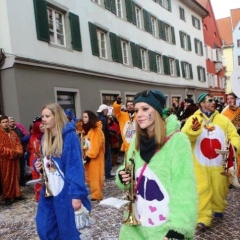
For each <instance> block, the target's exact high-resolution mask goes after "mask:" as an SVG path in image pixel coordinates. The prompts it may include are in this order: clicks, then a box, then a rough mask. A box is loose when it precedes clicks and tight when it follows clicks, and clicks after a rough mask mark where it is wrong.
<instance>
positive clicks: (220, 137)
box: [182, 110, 240, 226]
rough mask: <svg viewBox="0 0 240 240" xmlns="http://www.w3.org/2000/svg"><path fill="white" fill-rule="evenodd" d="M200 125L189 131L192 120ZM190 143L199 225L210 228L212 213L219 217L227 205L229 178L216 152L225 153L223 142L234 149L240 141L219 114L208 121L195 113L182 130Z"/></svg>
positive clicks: (230, 124)
mask: <svg viewBox="0 0 240 240" xmlns="http://www.w3.org/2000/svg"><path fill="white" fill-rule="evenodd" d="M196 117H197V119H198V121H199V122H200V123H201V127H200V129H198V130H197V131H193V130H192V122H193V118H196ZM201 121H202V122H201ZM182 132H184V133H186V134H187V135H188V137H189V140H190V142H191V147H192V152H193V156H194V169H195V174H196V177H197V190H198V223H203V224H205V225H206V226H210V225H211V221H212V213H213V212H215V213H222V212H223V211H224V210H225V208H226V205H227V202H226V195H227V192H228V185H229V181H228V178H227V177H225V176H223V175H221V172H223V167H222V155H219V154H217V153H216V151H215V149H225V147H226V139H229V140H230V142H231V144H232V145H233V146H234V147H235V148H236V149H237V151H238V150H239V148H240V137H239V136H238V134H237V131H236V128H235V127H234V125H233V124H232V123H231V121H230V120H229V119H228V118H226V117H225V116H223V115H221V114H219V112H218V111H214V113H213V114H212V115H211V116H210V117H209V118H208V117H207V116H206V115H205V114H204V113H202V112H201V110H197V111H196V112H195V113H194V114H193V115H192V116H191V117H189V118H188V120H187V121H186V124H185V125H184V127H183V128H182Z"/></svg>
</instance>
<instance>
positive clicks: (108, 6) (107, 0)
mask: <svg viewBox="0 0 240 240" xmlns="http://www.w3.org/2000/svg"><path fill="white" fill-rule="evenodd" d="M104 5H105V8H106V9H108V10H109V11H111V0H104Z"/></svg>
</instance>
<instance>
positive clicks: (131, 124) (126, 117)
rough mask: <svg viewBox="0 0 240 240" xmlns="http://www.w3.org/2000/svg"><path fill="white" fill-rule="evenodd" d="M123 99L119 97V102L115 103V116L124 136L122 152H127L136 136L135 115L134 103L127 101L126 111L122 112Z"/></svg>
mask: <svg viewBox="0 0 240 240" xmlns="http://www.w3.org/2000/svg"><path fill="white" fill-rule="evenodd" d="M121 107H122V97H121V96H118V97H117V101H116V102H114V103H113V114H114V116H115V117H116V119H117V121H118V123H119V127H120V131H121V136H122V141H123V143H122V147H121V151H123V152H127V150H128V148H129V144H130V142H131V140H132V138H133V135H134V134H135V113H134V106H133V102H132V101H130V100H127V102H126V111H121Z"/></svg>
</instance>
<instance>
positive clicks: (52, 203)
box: [0, 90, 240, 240]
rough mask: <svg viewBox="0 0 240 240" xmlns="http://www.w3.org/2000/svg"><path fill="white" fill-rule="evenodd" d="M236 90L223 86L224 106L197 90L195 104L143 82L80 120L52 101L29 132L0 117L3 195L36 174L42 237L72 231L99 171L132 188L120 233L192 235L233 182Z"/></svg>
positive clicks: (98, 192) (237, 172) (239, 170)
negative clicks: (170, 98) (169, 101)
mask: <svg viewBox="0 0 240 240" xmlns="http://www.w3.org/2000/svg"><path fill="white" fill-rule="evenodd" d="M236 98H237V97H236V96H235V95H234V94H233V93H230V94H228V95H227V104H226V106H224V105H223V104H222V103H221V104H220V103H219V102H217V101H216V100H214V98H213V97H212V96H211V95H209V94H208V93H202V94H200V95H199V97H198V100H197V103H194V101H193V99H191V98H186V99H184V100H183V101H182V102H181V103H180V104H174V105H173V106H171V107H166V98H165V96H164V94H163V93H162V92H160V91H158V90H145V91H143V92H140V93H138V94H136V95H135V96H134V99H133V100H131V101H130V100H127V101H126V109H125V110H123V108H122V97H121V96H118V97H117V100H116V101H115V102H114V103H113V109H112V112H111V113H109V107H108V106H107V105H105V104H101V105H100V106H99V108H98V109H97V110H96V111H91V110H86V111H84V112H83V114H82V117H81V118H80V119H76V118H75V117H74V114H73V113H72V112H71V111H70V110H66V111H64V110H63V109H62V108H61V107H60V105H58V104H57V103H52V104H48V105H46V106H44V107H43V108H42V111H41V116H40V117H36V118H35V119H34V120H33V122H32V124H31V125H30V128H29V131H26V129H25V128H24V127H23V126H22V125H21V124H20V123H16V122H15V119H14V118H13V117H8V116H1V117H0V180H1V193H2V203H3V204H5V205H6V206H10V205H12V203H13V202H14V201H17V200H22V199H23V197H24V196H22V195H21V191H20V187H21V186H22V187H24V186H25V185H26V181H28V180H29V179H32V180H35V185H34V194H35V200H36V201H37V202H38V209H37V215H36V224H37V230H38V234H39V236H40V239H73V240H75V239H79V232H78V230H77V228H76V224H75V217H74V211H78V210H79V209H81V208H82V206H84V207H85V208H86V209H87V210H88V211H91V202H92V203H93V202H99V201H100V200H102V199H103V198H104V194H103V186H104V179H105V180H114V179H115V181H116V184H117V186H118V187H119V188H120V189H132V191H133V192H134V198H132V199H131V204H132V205H133V206H134V207H132V208H131V211H132V214H133V215H134V217H135V218H136V224H134V225H133V226H132V225H131V224H123V226H122V228H121V231H120V235H119V238H120V239H151V240H154V239H171V238H174V239H193V236H194V232H195V228H197V229H201V230H205V229H207V228H209V227H211V222H212V218H213V217H216V218H222V217H223V216H224V211H225V209H226V205H227V202H226V195H227V193H228V189H229V188H230V187H232V186H233V187H240V184H239V182H238V177H240V156H239V151H240V137H239V135H240V107H239V106H236ZM120 152H122V153H123V154H124V163H123V164H122V162H121V161H119V153H120ZM222 152H223V153H222ZM226 152H227V154H225V155H224V153H226ZM226 156H227V157H226ZM115 165H120V166H119V168H118V170H117V173H116V175H114V174H112V172H111V170H112V167H113V166H115ZM27 168H28V169H30V171H28V174H27V173H26V169H27ZM130 170H131V171H130ZM87 187H89V191H90V194H89V192H88V188H87ZM89 196H90V197H89ZM183 199H184V201H183Z"/></svg>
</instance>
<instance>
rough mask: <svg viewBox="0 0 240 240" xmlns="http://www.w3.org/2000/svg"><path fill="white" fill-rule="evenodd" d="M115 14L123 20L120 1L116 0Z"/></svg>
mask: <svg viewBox="0 0 240 240" xmlns="http://www.w3.org/2000/svg"><path fill="white" fill-rule="evenodd" d="M116 13H117V16H118V17H120V18H123V11H122V0H116Z"/></svg>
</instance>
